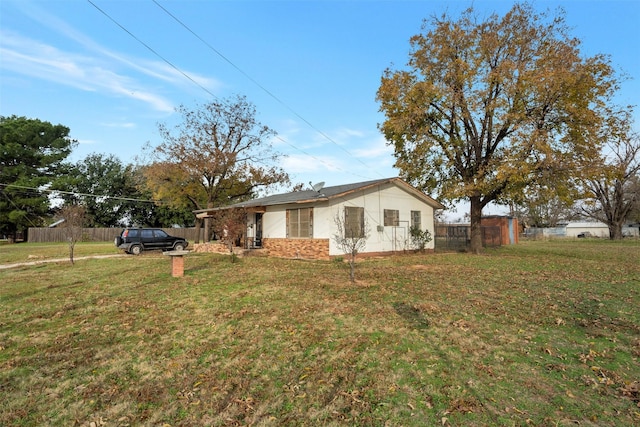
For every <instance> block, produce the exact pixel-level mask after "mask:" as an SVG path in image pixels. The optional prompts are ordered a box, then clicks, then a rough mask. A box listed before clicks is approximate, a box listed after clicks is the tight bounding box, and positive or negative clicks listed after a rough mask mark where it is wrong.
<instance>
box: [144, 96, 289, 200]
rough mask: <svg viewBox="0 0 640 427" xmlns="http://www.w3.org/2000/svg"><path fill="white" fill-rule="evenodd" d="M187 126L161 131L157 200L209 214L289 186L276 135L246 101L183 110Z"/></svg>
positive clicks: (151, 180) (150, 180)
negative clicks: (276, 147) (274, 141)
mask: <svg viewBox="0 0 640 427" xmlns="http://www.w3.org/2000/svg"><path fill="white" fill-rule="evenodd" d="M178 112H179V113H180V114H181V115H182V118H183V121H182V123H180V124H178V125H177V126H176V127H175V128H171V127H169V126H168V125H166V124H160V125H159V131H160V135H161V137H162V139H163V142H162V143H161V144H160V145H158V146H157V147H155V148H153V149H152V152H151V154H152V160H153V163H152V164H151V165H149V166H148V167H146V169H145V175H146V177H147V184H148V186H149V188H150V189H151V190H152V191H153V194H154V197H155V198H156V199H158V200H165V201H167V202H169V203H171V204H172V205H173V206H176V207H185V206H188V207H190V208H191V209H194V210H195V209H204V208H212V207H219V206H226V205H229V204H231V203H235V202H238V201H241V200H243V199H248V198H251V197H254V196H255V194H256V192H257V191H259V190H261V189H265V188H267V187H269V186H272V185H278V184H287V183H288V182H289V177H288V175H287V174H286V173H285V172H284V171H283V170H282V169H281V168H280V167H278V166H277V160H278V153H276V152H275V151H274V150H273V147H272V144H271V138H273V136H274V135H275V132H274V131H273V130H271V129H270V128H268V127H267V126H264V125H262V124H261V123H259V122H258V121H257V119H256V109H255V106H254V105H253V104H251V103H250V102H249V101H247V99H246V98H245V97H244V96H235V97H231V98H228V99H220V100H215V101H212V102H209V103H207V104H204V105H201V106H199V108H197V109H195V110H191V109H189V108H187V107H185V106H180V107H179V108H178Z"/></svg>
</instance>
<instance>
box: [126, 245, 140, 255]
mask: <svg viewBox="0 0 640 427" xmlns="http://www.w3.org/2000/svg"><path fill="white" fill-rule="evenodd" d="M129 253H132V254H134V255H140V254H141V253H142V246H140V245H133V246H131V247H130V248H129Z"/></svg>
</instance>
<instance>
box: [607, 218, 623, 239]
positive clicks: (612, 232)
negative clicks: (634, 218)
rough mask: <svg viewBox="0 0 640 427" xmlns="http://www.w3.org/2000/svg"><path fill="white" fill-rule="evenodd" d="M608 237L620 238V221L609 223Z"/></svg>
mask: <svg viewBox="0 0 640 427" xmlns="http://www.w3.org/2000/svg"><path fill="white" fill-rule="evenodd" d="M609 239H611V240H622V223H621V222H620V223H613V224H609Z"/></svg>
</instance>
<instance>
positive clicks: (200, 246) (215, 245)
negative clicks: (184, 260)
mask: <svg viewBox="0 0 640 427" xmlns="http://www.w3.org/2000/svg"><path fill="white" fill-rule="evenodd" d="M234 249H235V248H234ZM193 251H194V252H212V253H215V254H228V253H229V247H228V246H227V245H225V244H224V243H221V242H207V243H196V244H195V245H193Z"/></svg>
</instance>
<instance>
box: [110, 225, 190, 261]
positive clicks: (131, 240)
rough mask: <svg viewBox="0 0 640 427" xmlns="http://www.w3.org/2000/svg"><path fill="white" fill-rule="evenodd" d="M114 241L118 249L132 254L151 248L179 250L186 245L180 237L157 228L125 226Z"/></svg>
mask: <svg viewBox="0 0 640 427" xmlns="http://www.w3.org/2000/svg"><path fill="white" fill-rule="evenodd" d="M114 243H115V245H116V246H117V247H118V248H119V249H123V250H124V251H125V252H126V253H128V254H134V255H139V254H140V253H141V252H142V251H148V250H152V249H162V250H165V251H169V250H174V251H181V250H184V248H186V247H187V245H188V243H187V241H186V240H185V239H183V238H182V237H174V236H169V235H168V234H167V233H165V232H164V231H163V230H161V229H159V228H125V229H124V230H122V233H120V235H119V236H118V237H116V238H115V241H114Z"/></svg>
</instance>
